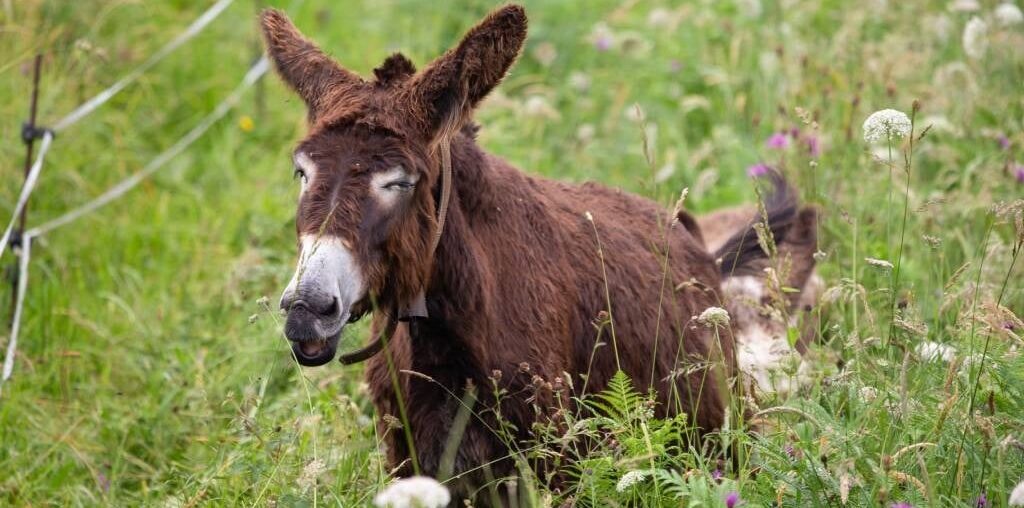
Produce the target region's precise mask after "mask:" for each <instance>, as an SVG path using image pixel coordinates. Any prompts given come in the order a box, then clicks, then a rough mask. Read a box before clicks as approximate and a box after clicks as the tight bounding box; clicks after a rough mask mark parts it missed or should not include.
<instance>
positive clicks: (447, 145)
mask: <svg viewBox="0 0 1024 508" xmlns="http://www.w3.org/2000/svg"><path fill="white" fill-rule="evenodd" d="M437 147H438V149H439V150H440V152H441V154H440V155H441V200H440V202H439V203H438V210H437V228H436V229H435V230H434V238H433V239H432V240H431V243H430V251H429V253H428V254H429V255H428V257H427V259H433V258H434V253H436V252H437V246H438V245H440V243H441V234H442V233H444V223H445V221H446V219H447V218H448V203H449V202H450V201H451V197H452V149H451V142H450V141H449V139H448V137H447V136H445V137H442V138H441V139H440V140H439V141H438V144H437ZM427 317H429V316H428V315H427V295H426V287H422V288H420V290H419V291H418V292H417V293H416V296H414V297H413V299H412V300H411V301H409V302H406V303H405V304H404V305H402V307H401V308H400V309H398V312H397V313H396V312H394V310H393V311H392V312H391V313H390V315H389V316H388V324H387V325H386V326H385V327H384V330H382V331H381V333H380V334H379V335H378V336H377V337H375V338H374V339H373V341H372V342H370V343H369V344H367V345H366V346H363V347H362V348H360V349H357V350H355V351H352V352H349V353H342V354H341V355H339V357H338V361H339V362H341V363H342V364H344V365H352V364H355V363H359V362H363V361H366V360H369V359H370V358H371V357H373V355H375V354H377V353H379V352H380V351H381V350H382V349H384V346H386V345H387V342H388V341H389V340H391V337H392V336H393V335H394V333H395V329H396V328H397V327H398V322H399V321H402V322H404V323H406V324H407V326H408V324H409V323H411V322H413V321H418V320H423V319H427Z"/></svg>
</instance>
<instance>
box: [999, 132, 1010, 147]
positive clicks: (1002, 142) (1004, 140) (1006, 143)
mask: <svg viewBox="0 0 1024 508" xmlns="http://www.w3.org/2000/svg"><path fill="white" fill-rule="evenodd" d="M998 142H999V148H1001V149H1003V150H1009V149H1010V138H1008V137H1006V134H1000V135H999V138H998Z"/></svg>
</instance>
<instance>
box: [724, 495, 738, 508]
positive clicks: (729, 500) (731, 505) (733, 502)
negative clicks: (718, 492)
mask: <svg viewBox="0 0 1024 508" xmlns="http://www.w3.org/2000/svg"><path fill="white" fill-rule="evenodd" d="M739 503H740V493H739V492H730V493H729V494H728V495H727V496H725V507H726V508H736V506H737V505H739Z"/></svg>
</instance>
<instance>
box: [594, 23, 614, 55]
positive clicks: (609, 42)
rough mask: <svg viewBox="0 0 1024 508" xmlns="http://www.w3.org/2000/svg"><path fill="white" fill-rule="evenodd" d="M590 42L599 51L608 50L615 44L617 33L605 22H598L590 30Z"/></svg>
mask: <svg viewBox="0 0 1024 508" xmlns="http://www.w3.org/2000/svg"><path fill="white" fill-rule="evenodd" d="M589 39H590V42H591V43H592V44H593V45H594V49H596V50H598V51H608V50H609V49H612V46H614V45H615V34H614V33H613V32H612V30H611V28H608V25H607V24H605V23H598V24H596V25H594V28H592V29H591V30H590V36H589Z"/></svg>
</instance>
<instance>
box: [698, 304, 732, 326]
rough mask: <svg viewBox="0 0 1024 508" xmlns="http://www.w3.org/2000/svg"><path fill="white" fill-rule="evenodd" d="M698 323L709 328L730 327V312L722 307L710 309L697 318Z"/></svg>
mask: <svg viewBox="0 0 1024 508" xmlns="http://www.w3.org/2000/svg"><path fill="white" fill-rule="evenodd" d="M697 322H699V323H700V324H702V325H704V326H706V327H708V328H725V327H727V326H729V312H728V311H726V310H725V309H723V308H721V307H708V308H706V309H704V312H701V313H700V316H697Z"/></svg>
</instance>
